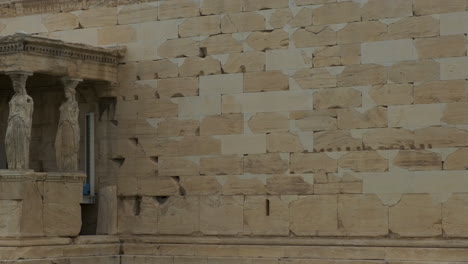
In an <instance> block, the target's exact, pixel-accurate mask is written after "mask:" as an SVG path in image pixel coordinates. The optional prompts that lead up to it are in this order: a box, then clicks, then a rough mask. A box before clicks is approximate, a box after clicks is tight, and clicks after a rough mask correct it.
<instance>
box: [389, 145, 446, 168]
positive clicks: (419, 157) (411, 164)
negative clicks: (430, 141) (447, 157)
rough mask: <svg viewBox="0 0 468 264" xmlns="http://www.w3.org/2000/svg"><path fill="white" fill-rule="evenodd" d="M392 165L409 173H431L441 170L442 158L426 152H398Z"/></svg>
mask: <svg viewBox="0 0 468 264" xmlns="http://www.w3.org/2000/svg"><path fill="white" fill-rule="evenodd" d="M393 164H394V165H395V166H398V167H402V168H405V169H407V170H410V171H420V170H429V171H433V170H441V169H442V158H441V157H440V155H439V154H437V153H434V152H431V151H428V150H418V151H412V150H400V152H398V155H397V156H396V157H395V159H394V160H393Z"/></svg>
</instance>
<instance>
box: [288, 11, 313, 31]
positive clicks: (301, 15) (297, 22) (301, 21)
mask: <svg viewBox="0 0 468 264" xmlns="http://www.w3.org/2000/svg"><path fill="white" fill-rule="evenodd" d="M312 14H313V9H312V8H307V7H304V8H302V9H301V10H300V11H299V12H298V13H297V14H296V15H295V16H294V18H293V19H292V20H291V21H290V22H289V25H290V26H291V27H293V28H298V27H308V26H310V25H312V17H313V15H312Z"/></svg>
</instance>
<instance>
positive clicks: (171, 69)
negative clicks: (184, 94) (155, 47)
mask: <svg viewBox="0 0 468 264" xmlns="http://www.w3.org/2000/svg"><path fill="white" fill-rule="evenodd" d="M178 75H179V68H178V67H177V64H175V63H173V62H171V61H170V60H157V61H142V62H139V63H138V71H137V76H138V79H139V80H152V79H160V78H161V79H162V78H171V77H177V76H178Z"/></svg>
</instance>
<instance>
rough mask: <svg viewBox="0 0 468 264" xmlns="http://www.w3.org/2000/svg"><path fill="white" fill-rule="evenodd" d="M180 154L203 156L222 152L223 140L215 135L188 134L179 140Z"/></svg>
mask: <svg viewBox="0 0 468 264" xmlns="http://www.w3.org/2000/svg"><path fill="white" fill-rule="evenodd" d="M177 153H178V154H179V155H180V156H202V155H219V154H221V141H220V140H219V139H216V138H213V137H208V136H205V137H193V136H187V137H184V138H183V139H181V140H180V141H179V142H178V152H177Z"/></svg>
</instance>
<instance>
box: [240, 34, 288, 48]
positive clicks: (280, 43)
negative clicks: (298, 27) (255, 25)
mask: <svg viewBox="0 0 468 264" xmlns="http://www.w3.org/2000/svg"><path fill="white" fill-rule="evenodd" d="M246 42H247V44H248V45H249V46H250V47H251V48H252V49H254V50H256V51H265V50H270V49H286V48H288V46H289V34H288V33H287V32H286V31H284V30H282V29H277V30H273V31H272V32H253V33H252V34H250V35H249V37H248V38H247V40H246Z"/></svg>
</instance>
